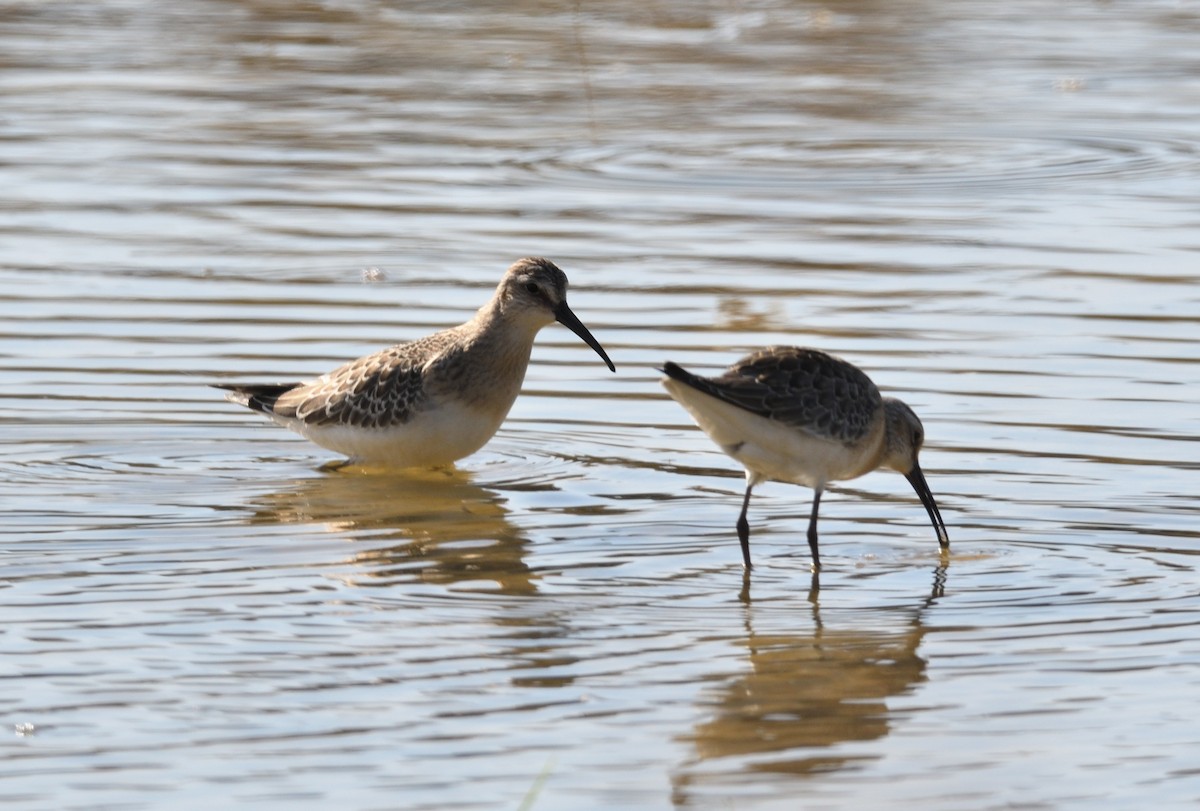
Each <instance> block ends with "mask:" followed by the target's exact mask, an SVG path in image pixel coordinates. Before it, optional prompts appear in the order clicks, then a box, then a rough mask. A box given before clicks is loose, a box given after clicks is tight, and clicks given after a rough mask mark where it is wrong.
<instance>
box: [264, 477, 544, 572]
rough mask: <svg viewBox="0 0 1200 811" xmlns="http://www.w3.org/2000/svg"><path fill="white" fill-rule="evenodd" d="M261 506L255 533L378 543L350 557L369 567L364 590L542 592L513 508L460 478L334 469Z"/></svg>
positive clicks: (272, 496)
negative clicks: (265, 528)
mask: <svg viewBox="0 0 1200 811" xmlns="http://www.w3.org/2000/svg"><path fill="white" fill-rule="evenodd" d="M253 506H254V507H255V513H254V516H253V517H252V519H251V521H252V522H253V523H259V524H264V523H266V524H318V525H323V526H324V527H325V528H326V529H328V530H329V531H330V532H336V533H339V534H343V535H345V536H346V537H347V538H348V539H349V540H351V541H354V542H356V543H357V542H363V543H364V545H365V542H366V541H370V542H372V543H371V547H370V548H364V549H362V550H361V551H357V552H355V553H353V554H352V555H351V557H350V560H351V561H352V562H353V563H356V564H360V565H361V567H362V575H361V576H354V577H352V578H351V582H353V583H354V584H355V585H360V586H366V585H387V584H389V583H392V582H411V581H414V580H415V581H420V582H426V583H439V584H455V583H464V582H479V583H480V584H483V583H486V582H490V583H492V584H494V586H493V588H494V589H495V590H497V591H498V592H499V593H502V594H512V595H525V594H533V593H536V591H537V586H536V584H535V577H534V575H533V574H532V573H531V572H530V570H529V566H528V565H527V564H526V563H525V553H526V547H527V542H526V540H525V539H524V538H523V537H522V533H521V531H520V530H519V529H518V528H517V527H515V526H513V525H512V524H511V523H510V522H509V521H508V517H507V516H508V510H507V508H506V507H505V506H504V498H503V497H502V496H501V495H500V494H498V493H496V492H495V491H493V490H489V489H487V488H485V487H480V486H478V485H476V484H474V483H472V481H471V477H470V474H469V473H466V472H463V471H460V470H457V469H453V468H450V469H439V470H413V471H395V472H380V471H364V470H363V469H361V468H355V467H342V468H328V469H324V470H323V471H322V475H320V476H319V477H316V478H307V479H301V480H298V481H296V482H294V483H293V485H292V486H291V487H289V488H288V489H286V490H282V491H279V492H276V493H271V494H268V495H266V496H263V497H259V498H257V499H256V501H255V503H254V505H253ZM381 541H382V542H383V543H381Z"/></svg>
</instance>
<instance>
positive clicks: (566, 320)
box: [554, 300, 617, 372]
mask: <svg viewBox="0 0 1200 811" xmlns="http://www.w3.org/2000/svg"><path fill="white" fill-rule="evenodd" d="M554 319H555V320H556V321H558V323H560V324H562V325H563V326H564V327H566V328H567V329H569V330H571V332H573V333H575V334H576V335H578V336H579V337H580V338H582V339H583V341H584V343H586V344H587V345H588V346H590V347H591V348H592V349H595V350H596V354H597V355H599V356H600V357H602V358H604V362H605V363H607V364H608V368H609V370H611V371H613V372H615V371H617V367H616V366H613V362H612V361H611V360H609V359H608V353H607V352H605V351H604V347H602V346H600V342H599V341H597V340H596V339H595V338H593V337H592V333H590V332H588V328H587V327H585V326H584V325H583V322H582V321H580V320H579V318H578V317H577V316H576V315H575V313H573V312H571V308H570V307H568V306H567V302H566V301H565V300H564V301H563V302H562V303H561V304H559V305H558V306H557V307H555V308H554Z"/></svg>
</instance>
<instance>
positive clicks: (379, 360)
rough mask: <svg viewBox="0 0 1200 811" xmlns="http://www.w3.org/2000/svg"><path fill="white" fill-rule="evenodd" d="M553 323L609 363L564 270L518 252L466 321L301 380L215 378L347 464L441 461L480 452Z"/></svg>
mask: <svg viewBox="0 0 1200 811" xmlns="http://www.w3.org/2000/svg"><path fill="white" fill-rule="evenodd" d="M553 321H557V322H559V323H560V324H563V325H564V326H566V327H567V328H568V329H570V330H571V331H572V332H574V333H575V334H576V335H578V336H579V337H580V338H582V339H583V340H584V341H585V342H587V345H588V346H590V347H591V348H592V349H594V350H596V353H597V354H599V355H600V357H601V358H603V359H604V362H605V363H606V364H608V368H609V369H611V370H612V371H614V372H615V371H616V367H615V366H613V362H612V361H611V360H609V358H608V354H607V353H606V352H605V351H604V347H602V346H601V345H600V342H599V341H597V340H596V339H595V338H593V337H592V333H591V332H589V331H588V328H587V327H585V326H584V325H583V323H582V322H581V321H580V320H579V319H578V318H577V317H576V316H575V313H573V312H571V308H570V307H568V306H567V276H566V274H565V273H563V272H562V271H561V270H559V269H558V267H557V266H555V264H554V263H553V262H551V261H549V260H548V259H541V258H530V259H521V260H520V261H518V262H516V263H515V264H513V266H512V267H510V268H509V269H508V271H507V272H506V273H505V274H504V278H503V279H501V280H500V285H499V286H498V287H497V288H496V292H495V294H494V295H493V296H492V298H491V300H490V301H488V303H487V304H485V305H483V307H481V308H480V309H479V312H477V313H475V316H474V317H473V318H472V319H471V320H470V321H468V322H467V323H465V324H461V325H459V326H457V327H451V328H450V329H447V330H443V331H441V332H435V333H434V334H433V335H429V336H427V337H425V338H421V339H419V340H416V341H412V342H411V343H406V344H397V345H396V346H392V347H389V348H387V349H383V350H380V351H379V352H376V353H374V354H372V355H367V356H366V357H363V358H359V359H358V360H355V361H351V362H349V363H347V364H345V365H343V366H339V367H338V368H337V369H334V370H333V371H332V372H329V373H328V374H325V375H322V376H321V377H318V378H317V379H316V380H311V381H309V382H307V383H285V384H278V383H274V384H272V383H267V384H250V385H240V384H217V388H220V389H227V390H228V391H229V394H227V395H225V397H226V399H228V400H229V401H231V402H234V403H238V404H240V405H244V406H247V407H248V408H251V409H253V410H255V411H260V412H262V413H263V414H266V415H267V416H268V417H270V418H271V419H273V420H275V422H277V423H279V424H280V425H283V426H285V427H287V428H290V429H292V430H293V431H295V432H296V433H298V434H300V435H301V436H304V437H305V438H307V439H309V440H311V441H313V442H315V443H316V444H318V445H320V446H321V447H323V448H329V449H330V450H334V451H337V452H339V453H343V454H345V455H346V456H348V457H349V461H350V462H352V463H363V464H369V465H382V466H386V467H395V468H403V467H440V466H443V465H449V464H451V463H452V462H454V461H456V460H458V459H461V458H463V457H464V456H468V455H470V454H472V453H474V452H475V451H477V450H479V449H480V448H482V447H483V446H484V444H485V443H486V442H487V441H488V440H489V439H491V438H492V435H493V434H495V433H496V429H497V428H499V427H500V423H502V422H504V418H505V417H506V416H507V415H508V411H509V409H510V408H512V404H513V401H515V400H516V398H517V393H518V392H519V391H520V390H521V383H522V381H524V379H525V369H526V367H527V366H528V365H529V354H530V352H531V351H532V350H533V339H534V337H535V336H536V335H537V334H538V331H539V330H540V329H541V328H542V327H544V326H546V325H547V324H550V323H551V322H553Z"/></svg>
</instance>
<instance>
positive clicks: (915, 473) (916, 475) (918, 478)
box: [904, 461, 950, 549]
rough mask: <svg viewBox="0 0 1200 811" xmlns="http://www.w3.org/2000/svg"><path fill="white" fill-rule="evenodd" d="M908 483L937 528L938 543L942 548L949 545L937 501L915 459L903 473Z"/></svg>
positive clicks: (948, 537)
mask: <svg viewBox="0 0 1200 811" xmlns="http://www.w3.org/2000/svg"><path fill="white" fill-rule="evenodd" d="M904 478H906V479H908V483H909V484H911V485H912V487H913V489H914V490H916V491H917V498H919V499H921V503H922V504H924V505H925V512H927V513H929V520H930V521H932V522H933V528H934V529H935V530H937V536H938V543H939V544H941V546H942V548H943V549H945V548H946V547H948V546H950V536H949V535H948V534H946V525H945V524H944V523H942V514H941V512H939V511H938V506H937V502H936V501H934V500H933V493H931V492H929V484H928V483H926V481H925V474H924V473H922V472H921V466H920V465H918V464H917V463H916V462H915V461H914V462H913V466H912V470H910V471H908V473H907V474H906V475H905V477H904Z"/></svg>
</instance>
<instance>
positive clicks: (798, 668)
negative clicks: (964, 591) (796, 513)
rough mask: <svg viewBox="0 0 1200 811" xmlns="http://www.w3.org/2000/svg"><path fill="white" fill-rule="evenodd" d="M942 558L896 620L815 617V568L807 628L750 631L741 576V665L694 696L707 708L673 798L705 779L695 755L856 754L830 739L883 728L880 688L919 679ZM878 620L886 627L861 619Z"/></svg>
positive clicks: (841, 762)
mask: <svg viewBox="0 0 1200 811" xmlns="http://www.w3.org/2000/svg"><path fill="white" fill-rule="evenodd" d="M948 565H949V562H948V559H947V558H943V562H942V565H939V566H938V567H937V568H936V569H935V570H934V577H933V587H932V589H931V591H930V594H929V596H928V597H926V598H924V599H923V600H922V601H921V602H920V604H919V605H918V606H917V607H916V608H914V609H912V610H911V611H907V612H905V613H908V614H911V617H909V618H907V619H905V620H904V621H902V622H901V623H898V624H894V623H890V622H881V620H886V618H885V617H875V618H874V621H873V622H863V621H861V620H862V618H861V617H860V618H858V620H859V621H856V622H854V623H845V625H846V626H847V627H834V628H830V627H827V626H826V623H825V622H824V621H823V619H822V613H821V601H820V585H819V577H820V576H819V574H816V573H814V574H813V575H812V581H811V585H810V588H809V592H808V603H809V605H810V606H811V630H810V631H809V632H808V633H794V634H792V633H779V632H777V631H772V632H767V633H758V632H756V631H755V628H754V625H755V622H754V614H755V606H754V604H753V600H752V598H750V596H749V592H750V585H749V578H748V577H747V579H746V584H745V586H744V588H743V591H742V595H741V596H742V602H743V605H744V607H743V610H744V621H745V636H744V637H743V638H742V639H740V640H731V644H733V645H736V646H738V647H741V648H744V649H745V651H746V656H747V660H748V663H749V665H750V671H749V672H748V673H745V674H743V675H739V676H737V677H735V678H733V679H731V680H729V681H728V682H727V683H725V684H723V685H722V686H721V687H719V688H716V689H714V690H712V691H710V692H709V693H708V694H707V697H706V701H705V702H704V703H703V704H702V705H701V707H702V709H704V710H707V711H708V714H709V715H710V716H711V717H710V718H709V719H708V720H706V721H703V722H702V723H699V724H697V725H696V726H695V728H694V729H693V731H692V733H691V734H689V735H685V736H683V740H685V741H688V742H690V743H691V744H692V746H693V748H694V751H695V757H696V759H695V761H693V762H690V763H686V764H684V765H683V767H682V768H681V769H680V770H679V771H678V773H677V774H676V775H675V778H674V781H673V783H674V790H675V800H676V804H677V805H685V804H687V795H688V794H689V790H690V789H691V788H692V787H693V786H694V785H695V784H696V783H697V782H704V781H705V780H707V779H709V778H708V777H707V776H706V775H705V774H704V773H707V772H711V769H707V768H706V769H699V768H697V767H698V764H700V763H702V762H704V761H721V760H726V759H728V760H730V761H731V764H730V766H729V768H730V769H732V770H734V771H738V770H741V769H745V770H748V771H750V772H771V773H778V774H788V775H792V776H797V777H798V776H804V775H808V774H812V773H817V772H828V771H833V770H839V769H844V768H847V767H848V766H851V765H852V764H853V763H855V762H857V761H861V760H864V759H868V758H865V757H864V756H862V755H856V754H846V755H837V754H833V753H831V752H830V750H831V749H835V748H836V747H837V746H838V745H839V744H842V743H847V742H852V741H870V740H875V739H879V738H883V737H884V736H886V735H887V734H888V733H889V732H890V730H891V722H890V718H891V715H892V713H891V710H890V709H889V707H888V703H887V700H888V699H889V698H892V697H895V696H899V695H903V694H907V693H910V692H912V691H913V689H914V688H915V687H916V686H917V685H919V684H921V683H923V682H925V681H926V679H927V677H926V661H925V659H924V658H923V657H922V656H920V655H919V654H918V652H917V651H918V649H919V648H920V646H921V642H922V640H923V639H924V637H925V634H926V631H925V628H924V626H923V624H922V616H923V614H924V612H925V610H926V609H928V608H929V607H930V606H932V605H933V604H934V602H935V601H936V600H937V599H938V598H939V597H942V596H943V595H944V593H945V584H946V573H947V567H948ZM872 624H873V625H880V624H886V625H888V626H889V627H888V628H887V630H871V629H870V628H868V627H866V626H868V625H872Z"/></svg>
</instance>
